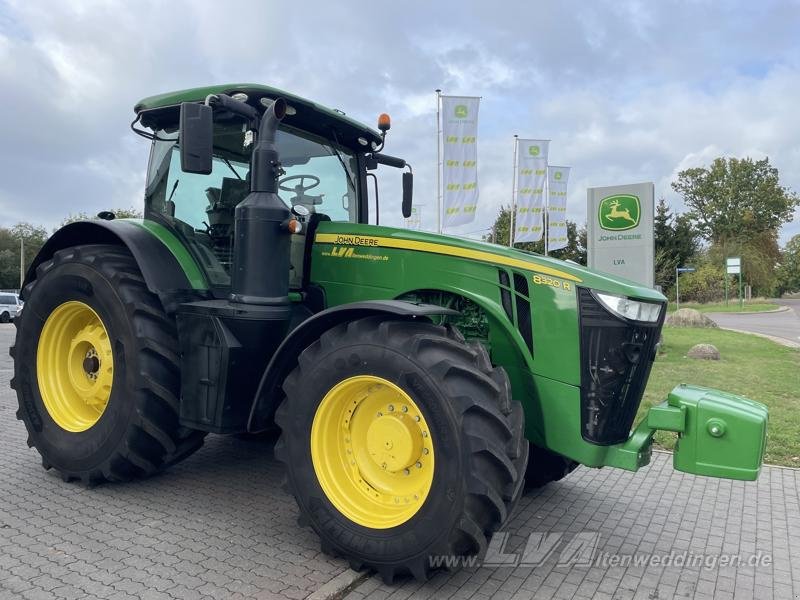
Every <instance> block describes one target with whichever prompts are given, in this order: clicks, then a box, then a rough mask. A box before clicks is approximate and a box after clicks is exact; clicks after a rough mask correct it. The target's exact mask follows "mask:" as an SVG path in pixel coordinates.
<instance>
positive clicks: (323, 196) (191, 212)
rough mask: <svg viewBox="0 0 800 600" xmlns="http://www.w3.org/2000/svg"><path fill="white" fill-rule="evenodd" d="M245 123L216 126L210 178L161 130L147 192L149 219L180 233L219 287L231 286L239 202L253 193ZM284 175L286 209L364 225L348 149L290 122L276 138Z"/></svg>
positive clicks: (354, 165) (174, 134)
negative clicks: (184, 165) (191, 167)
mask: <svg viewBox="0 0 800 600" xmlns="http://www.w3.org/2000/svg"><path fill="white" fill-rule="evenodd" d="M244 129H245V128H244V127H243V124H242V123H241V122H223V123H215V126H214V158H213V165H212V171H211V173H210V174H209V175H199V174H194V173H184V172H183V171H181V168H180V149H179V146H178V144H179V142H178V139H177V138H178V135H177V132H175V131H173V132H167V131H157V132H156V136H157V139H156V140H155V141H154V142H153V147H152V149H151V155H150V166H149V169H148V176H147V185H146V189H145V212H146V215H147V216H148V218H156V219H159V220H162V221H165V222H166V223H167V224H168V225H169V226H171V228H172V229H173V230H175V231H177V232H178V233H179V235H181V237H182V238H184V240H185V241H186V242H187V244H188V245H189V246H190V247H191V248H192V250H193V253H194V254H195V255H196V256H197V257H199V260H200V261H201V263H202V264H203V266H204V267H205V270H206V271H207V273H208V274H209V277H210V278H211V280H212V283H214V284H215V285H228V284H229V276H228V274H229V271H230V265H231V259H232V252H233V223H234V211H235V209H236V206H237V205H238V204H239V202H241V201H242V200H244V198H245V197H246V196H247V194H248V193H249V168H250V165H249V161H250V153H251V150H252V144H251V143H250V139H249V136H248V135H246V132H245V131H244ZM276 145H277V149H278V152H279V155H280V158H281V165H282V168H283V170H284V174H283V175H282V176H281V177H280V178H279V180H278V185H279V191H278V195H279V196H280V198H281V200H283V202H284V203H285V204H286V206H287V207H291V206H294V205H302V206H304V207H305V208H306V209H308V211H309V212H310V213H319V214H323V215H326V216H327V217H328V218H330V219H331V220H333V221H350V222H358V202H357V201H356V187H355V186H356V183H355V182H356V177H357V175H356V173H357V160H356V157H355V155H354V154H353V153H352V152H350V151H349V150H347V149H346V148H343V147H336V146H335V145H333V144H332V143H331V142H329V141H328V140H325V139H323V138H318V137H316V136H312V135H310V134H308V133H306V132H302V131H299V130H295V129H292V128H288V127H284V128H283V129H280V130H279V131H278V133H277V136H276Z"/></svg>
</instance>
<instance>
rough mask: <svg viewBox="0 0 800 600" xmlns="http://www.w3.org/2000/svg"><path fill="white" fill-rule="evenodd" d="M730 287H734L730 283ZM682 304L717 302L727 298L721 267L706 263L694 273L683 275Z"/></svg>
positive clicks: (699, 266)
mask: <svg viewBox="0 0 800 600" xmlns="http://www.w3.org/2000/svg"><path fill="white" fill-rule="evenodd" d="M728 285H729V286H730V285H732V284H731V282H730V281H729V282H728ZM680 292H681V301H682V302H715V301H719V300H722V299H723V298H724V297H725V273H724V269H723V267H722V266H721V265H715V264H713V263H704V264H701V265H698V267H697V271H695V272H694V273H686V274H684V275H681V288H680Z"/></svg>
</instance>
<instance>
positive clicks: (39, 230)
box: [0, 222, 47, 289]
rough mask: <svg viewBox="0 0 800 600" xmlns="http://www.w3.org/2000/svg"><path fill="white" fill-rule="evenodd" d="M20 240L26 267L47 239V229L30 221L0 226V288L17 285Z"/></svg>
mask: <svg viewBox="0 0 800 600" xmlns="http://www.w3.org/2000/svg"><path fill="white" fill-rule="evenodd" d="M20 241H21V242H22V246H23V247H24V249H25V267H26V268H27V267H28V266H29V265H30V264H31V263H32V262H33V259H34V258H35V257H36V255H37V254H38V253H39V250H41V248H42V246H43V245H44V243H45V242H46V241H47V230H45V228H44V227H39V226H36V225H32V224H30V223H25V222H22V223H17V224H16V225H14V226H13V227H11V228H10V229H7V228H5V227H2V228H0V288H2V289H17V288H18V287H19V279H20V276H19V275H20V274H19V267H20V264H19V251H20Z"/></svg>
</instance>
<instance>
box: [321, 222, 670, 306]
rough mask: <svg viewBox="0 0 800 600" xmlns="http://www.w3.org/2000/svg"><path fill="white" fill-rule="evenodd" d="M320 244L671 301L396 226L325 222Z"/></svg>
mask: <svg viewBox="0 0 800 600" xmlns="http://www.w3.org/2000/svg"><path fill="white" fill-rule="evenodd" d="M316 241H317V242H320V243H328V244H334V245H344V246H367V247H383V248H396V249H405V250H416V251H420V252H429V253H432V254H439V255H446V256H454V257H460V258H465V259H470V260H476V261H479V262H483V263H489V264H495V265H499V266H500V265H501V266H506V267H512V268H516V269H522V270H526V271H531V272H533V273H539V274H541V275H544V276H549V277H553V278H556V279H561V280H565V281H570V282H574V284H575V285H580V286H582V287H587V288H591V289H595V290H600V291H603V292H608V293H611V294H616V295H619V296H626V297H629V298H638V299H642V300H650V301H654V302H666V300H667V299H666V298H665V297H664V295H663V294H661V293H660V292H657V291H656V290H654V289H652V288H648V287H646V286H643V285H641V284H638V283H636V282H634V281H630V280H627V279H623V278H620V277H616V276H612V275H607V274H605V273H601V272H598V271H593V270H591V269H588V268H586V267H582V266H580V265H578V264H574V263H572V262H566V261H563V260H558V259H555V258H550V257H547V256H542V255H540V254H536V253H533V252H526V251H522V250H516V249H513V248H508V247H506V246H499V245H497V244H489V243H486V242H478V241H475V240H470V239H465V238H459V237H454V236H448V235H439V234H435V233H426V232H421V231H409V230H407V229H397V228H393V227H376V226H374V225H356V224H352V223H324V224H322V225H321V226H320V228H319V230H318V233H317V235H316Z"/></svg>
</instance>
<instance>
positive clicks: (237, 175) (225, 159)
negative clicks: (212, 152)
mask: <svg viewBox="0 0 800 600" xmlns="http://www.w3.org/2000/svg"><path fill="white" fill-rule="evenodd" d="M220 158H222V162H224V163H225V164H226V165H228V168H229V169H230V170H231V171H233V174H234V175H236V179H238V180H239V181H242V176H241V175H239V173H237V172H236V169H234V168H233V165H232V164H231V161H229V160H228V159H227V158H224V157H220Z"/></svg>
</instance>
